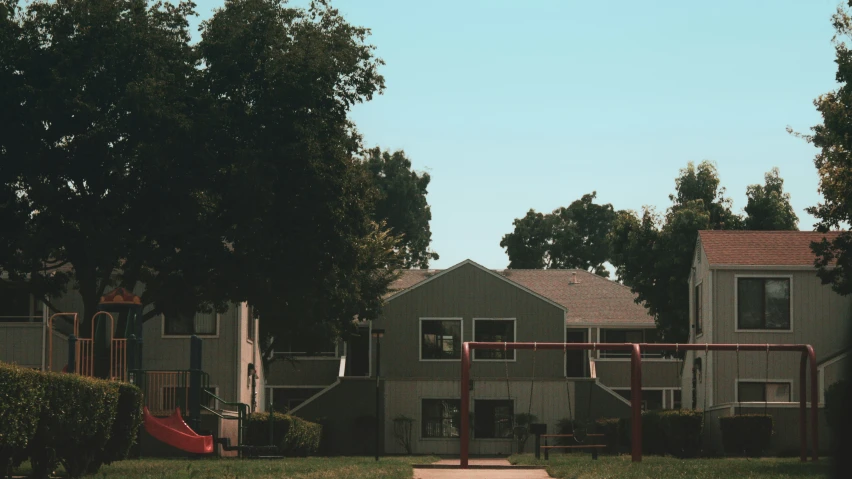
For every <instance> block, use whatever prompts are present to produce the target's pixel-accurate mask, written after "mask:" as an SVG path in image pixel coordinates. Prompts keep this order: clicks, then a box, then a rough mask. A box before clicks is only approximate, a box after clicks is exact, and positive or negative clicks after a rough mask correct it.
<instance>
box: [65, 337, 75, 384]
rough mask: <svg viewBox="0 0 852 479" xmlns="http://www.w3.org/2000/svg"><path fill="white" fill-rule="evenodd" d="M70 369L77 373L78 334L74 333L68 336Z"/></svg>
mask: <svg viewBox="0 0 852 479" xmlns="http://www.w3.org/2000/svg"><path fill="white" fill-rule="evenodd" d="M66 368H67V369H68V371H67V372H69V373H71V374H76V373H77V336H74V335H73V334H71V335H69V336H68V365H67V366H66Z"/></svg>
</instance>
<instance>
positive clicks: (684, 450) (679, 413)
mask: <svg viewBox="0 0 852 479" xmlns="http://www.w3.org/2000/svg"><path fill="white" fill-rule="evenodd" d="M659 417H660V426H661V427H662V430H663V437H664V438H665V445H666V452H667V453H669V454H671V455H673V456H676V457H681V458H684V457H696V456H698V454H699V453H700V452H701V433H702V431H703V425H704V424H703V423H704V420H703V417H704V415H703V413H702V412H701V411H695V410H692V409H674V410H669V411H663V412H661V413H659Z"/></svg>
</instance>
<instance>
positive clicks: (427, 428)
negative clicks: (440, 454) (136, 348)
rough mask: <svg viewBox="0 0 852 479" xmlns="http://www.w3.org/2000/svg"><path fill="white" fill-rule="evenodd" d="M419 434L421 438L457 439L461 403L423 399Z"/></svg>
mask: <svg viewBox="0 0 852 479" xmlns="http://www.w3.org/2000/svg"><path fill="white" fill-rule="evenodd" d="M421 413H422V415H423V417H422V421H421V424H422V425H423V426H422V429H421V433H422V435H423V437H458V436H459V425H460V424H461V417H460V414H461V401H460V400H458V399H424V400H423V402H422V404H421Z"/></svg>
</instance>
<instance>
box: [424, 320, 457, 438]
mask: <svg viewBox="0 0 852 479" xmlns="http://www.w3.org/2000/svg"><path fill="white" fill-rule="evenodd" d="M423 321H458V322H459V336H460V337H459V345H460V346H463V345H464V319H463V318H438V317H422V318H420V319H419V321H418V323H417V358H418V359H419V360H420V362H422V363H446V362H451V363H457V362H459V361H460V360H461V355H462V354H463V353H462V351H459V358H458V359H423ZM421 399H450V398H421ZM421 407H422V401H421ZM421 419H422V415H421ZM421 434H422V433H421Z"/></svg>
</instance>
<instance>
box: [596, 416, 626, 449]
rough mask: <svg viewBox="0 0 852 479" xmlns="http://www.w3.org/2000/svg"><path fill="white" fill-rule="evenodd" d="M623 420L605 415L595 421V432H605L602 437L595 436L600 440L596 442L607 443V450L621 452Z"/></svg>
mask: <svg viewBox="0 0 852 479" xmlns="http://www.w3.org/2000/svg"><path fill="white" fill-rule="evenodd" d="M620 428H621V422H620V420H619V419H618V418H611V417H605V418H600V419H598V420H596V421H595V432H596V433H598V434H603V435H604V437H602V438H595V439H597V440H598V441H600V440H603V442H600V443H599V442H597V441H595V443H596V444H606V449H605V450H604V451H605V452H608V453H611V454H615V453H618V452H621V444H622V441H621V430H620Z"/></svg>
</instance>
